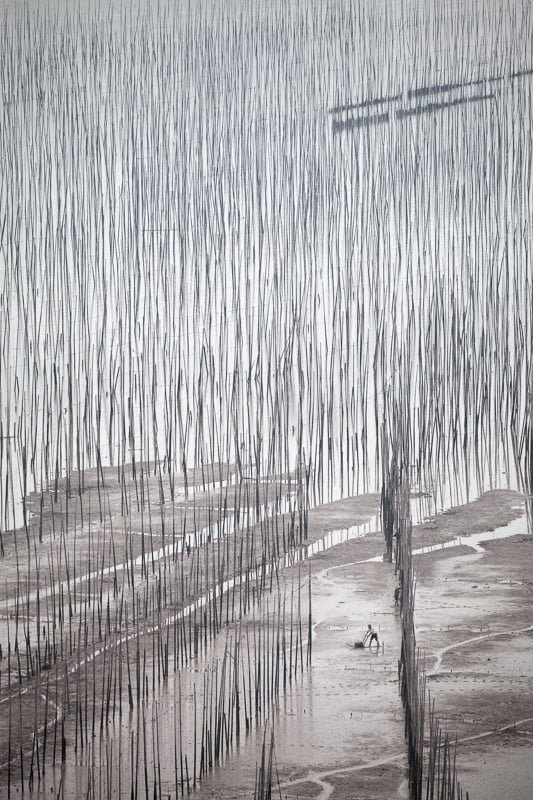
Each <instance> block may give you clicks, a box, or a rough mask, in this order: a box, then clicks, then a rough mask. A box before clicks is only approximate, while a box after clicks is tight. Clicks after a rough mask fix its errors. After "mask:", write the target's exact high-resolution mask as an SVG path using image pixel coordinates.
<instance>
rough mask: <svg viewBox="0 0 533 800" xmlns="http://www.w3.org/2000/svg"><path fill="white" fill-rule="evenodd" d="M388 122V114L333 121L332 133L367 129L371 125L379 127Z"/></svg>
mask: <svg viewBox="0 0 533 800" xmlns="http://www.w3.org/2000/svg"><path fill="white" fill-rule="evenodd" d="M388 121H389V112H388V111H387V112H385V113H384V114H373V115H369V116H367V117H351V118H350V119H346V120H333V133H341V132H342V131H350V130H353V129H354V128H368V127H370V126H371V125H380V124H381V123H383V122H388Z"/></svg>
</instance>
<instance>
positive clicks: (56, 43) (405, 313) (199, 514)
mask: <svg viewBox="0 0 533 800" xmlns="http://www.w3.org/2000/svg"><path fill="white" fill-rule="evenodd" d="M3 12H4V13H3V16H2V21H1V23H0V64H1V69H0V89H1V91H0V109H1V119H2V124H1V125H0V153H1V156H0V330H1V331H2V335H1V341H0V577H1V588H0V708H1V709H2V712H1V713H0V734H1V735H0V786H1V787H2V789H1V790H0V791H4V787H5V790H6V791H7V793H8V795H9V796H10V797H11V796H14V795H15V794H16V792H17V791H20V790H21V789H22V788H24V790H25V791H28V790H29V791H31V792H32V793H34V794H35V796H39V795H40V794H41V793H44V791H45V776H46V775H48V776H51V777H50V780H53V782H52V784H51V787H52V790H53V791H54V792H55V796H61V794H63V795H64V796H70V795H69V792H73V791H74V788H73V787H76V786H79V787H82V788H80V789H79V791H83V792H84V793H85V795H86V796H87V797H91V796H94V797H99V796H105V795H106V794H107V795H109V796H110V795H111V794H112V793H114V792H118V794H119V795H120V794H121V792H123V793H124V794H126V793H127V794H128V796H131V797H137V796H139V797H141V796H145V795H146V796H148V794H153V795H154V796H155V797H159V796H161V797H163V796H166V795H167V794H172V793H174V794H175V796H178V794H185V793H192V792H193V791H196V792H197V793H198V794H200V793H201V790H202V784H204V785H207V781H208V780H211V777H209V778H208V776H212V774H213V772H214V771H215V772H216V770H214V767H215V765H216V767H217V769H218V768H219V767H222V765H225V766H228V768H229V762H230V761H231V757H232V753H233V755H235V750H237V749H238V748H237V747H236V742H237V741H239V742H240V743H241V744H239V747H243V748H245V747H246V748H248V747H249V748H250V753H252V754H253V756H252V760H254V763H257V769H256V772H255V774H254V775H253V776H252V778H251V781H250V783H249V789H250V792H253V791H254V789H253V787H254V781H255V792H256V795H257V796H261V797H265V796H268V794H269V792H270V791H271V790H272V785H273V784H274V783H275V781H276V780H277V777H276V770H277V766H276V754H279V752H280V750H279V748H280V741H283V736H284V735H285V734H284V732H283V730H282V729H280V727H279V724H278V723H279V719H278V715H279V714H282V713H283V709H284V710H285V711H286V709H287V707H288V706H289V705H290V704H291V703H294V704H296V705H297V700H296V697H298V703H299V702H304V700H302V697H305V702H308V699H309V697H311V696H312V688H311V687H312V684H313V675H312V669H311V665H312V653H313V639H314V636H315V635H316V631H314V627H313V626H314V620H313V613H312V601H311V598H312V595H313V585H312V577H311V572H312V567H311V566H310V564H311V563H312V562H313V560H316V559H320V558H321V557H322V555H321V554H323V551H324V550H325V549H329V548H330V547H331V546H332V544H333V543H335V546H338V547H339V548H340V547H345V548H347V547H348V546H349V545H350V542H352V543H353V542H354V541H355V539H356V538H358V535H359V531H358V530H357V531H356V529H355V526H357V525H358V524H359V523H362V522H363V521H364V522H368V524H369V525H371V527H372V524H371V523H370V522H369V520H372V519H374V518H375V515H376V514H377V513H378V509H379V513H380V515H381V518H380V520H379V525H380V526H381V527H382V529H383V533H384V535H385V551H386V559H387V560H388V562H390V564H391V566H389V567H387V568H388V569H390V570H396V571H397V572H398V573H399V574H400V572H401V574H402V580H403V581H404V596H405V598H406V605H405V615H404V618H403V621H402V626H403V627H402V630H403V636H404V639H403V644H402V646H403V647H404V655H403V661H402V664H403V667H402V669H403V670H404V672H402V680H403V681H404V691H403V700H404V703H405V704H406V708H407V712H406V713H407V714H408V715H409V714H411V713H412V714H413V715H414V716H413V726H412V736H413V737H414V739H413V741H411V742H410V744H409V747H410V750H411V753H412V754H414V755H413V761H412V763H411V790H412V791H413V792H419V791H421V787H422V784H423V781H422V778H421V777H420V774H419V773H418V772H417V770H418V762H416V759H417V758H418V753H419V751H418V750H417V747H418V744H419V742H418V744H416V743H414V740H418V739H420V737H422V739H423V730H424V728H423V720H421V719H418V718H416V719H415V717H416V714H418V713H419V711H418V710H417V709H420V708H421V711H420V714H421V715H422V716H423V714H424V708H425V697H426V695H425V686H424V684H423V677H422V675H423V669H422V668H421V667H420V664H419V661H418V659H417V657H416V655H415V650H414V648H415V629H414V622H413V619H414V616H415V610H414V583H415V576H414V574H412V562H411V558H412V548H411V547H410V544H406V540H408V534H407V531H408V530H409V529H410V528H409V526H410V525H411V520H412V519H413V520H414V521H415V522H416V521H418V520H421V519H423V518H426V517H429V516H431V515H438V514H440V513H441V512H443V511H445V510H448V509H454V508H456V507H458V506H460V505H463V504H467V503H469V502H472V501H475V500H476V499H477V498H478V497H480V496H481V495H482V494H483V493H484V492H487V491H489V490H496V489H512V490H515V491H516V492H518V493H520V497H521V498H522V501H523V503H524V508H525V510H526V513H527V515H528V521H529V530H530V532H531V526H532V525H533V516H532V508H533V500H532V497H533V366H532V363H533V362H532V352H531V351H532V347H533V304H532V303H531V298H532V297H533V285H532V284H533V273H532V268H531V215H532V199H533V194H532V192H533V190H532V186H531V164H532V163H533V160H532V154H531V136H530V131H529V127H530V125H529V123H530V120H531V118H532V81H533V72H532V70H533V65H532V63H531V41H532V37H533V11H532V8H531V4H530V3H528V2H525V0H524V1H522V0H515V2H513V3H503V2H502V3H499V2H494V0H480V2H478V3H476V4H475V5H474V6H472V4H470V3H467V2H459V0H448V1H447V2H444V3H437V2H422V0H421V1H420V2H416V1H414V2H407V0H406V2H391V3H381V4H376V3H374V2H370V0H361V2H358V3H353V2H349V1H348V0H338V1H337V0H331V2H326V0H324V1H322V0H312V2H304V0H297V1H296V2H294V3H290V4H287V3H283V2H281V0H271V2H269V3H268V4H264V3H250V2H244V0H243V1H242V2H240V0H235V1H234V2H233V3H231V4H227V3H223V2H219V0H199V2H197V3H196V2H195V3H176V4H174V3H167V4H165V3H163V2H162V3H160V4H157V5H154V4H150V3H143V2H139V3H132V4H131V6H130V5H128V4H123V5H122V6H121V7H120V8H116V7H115V6H114V5H113V4H109V6H107V5H106V4H105V3H102V4H100V5H99V6H98V7H97V8H94V7H93V6H92V4H87V5H84V4H83V3H80V4H78V5H76V8H74V7H70V6H69V5H68V4H66V6H65V7H63V6H62V5H61V4H60V5H59V6H58V7H57V8H56V7H55V6H54V7H52V4H50V6H47V5H44V6H43V5H42V4H32V3H29V4H28V5H27V6H25V7H20V8H19V7H18V6H16V7H15V6H14V5H12V4H10V3H4V4H3ZM384 42H386V43H387V44H386V46H385V47H384V45H383V43H384ZM354 498H359V499H361V502H362V503H366V505H365V515H362V516H361V519H357V520H352V521H349V522H347V521H346V519H345V517H344V516H342V524H341V523H339V524H337V517H339V518H340V516H341V512H342V514H343V515H344V514H345V513H346V509H347V508H351V506H349V505H348V506H343V503H345V502H347V501H350V502H351V501H352V500H353V499H354ZM363 498H366V500H365V499H363ZM379 498H381V505H380V504H379ZM354 508H355V506H354ZM377 524H378V523H376V526H374V527H377ZM343 530H349V531H350V533H349V534H347V535H346V536H342V535H338V534H339V531H343ZM366 532H367V531H365V533H366ZM328 536H329V539H328V538H327V537H328ZM326 541H327V542H328V544H327V548H326V545H323V544H322V543H323V542H326ZM409 541H410V540H409ZM368 557H369V558H371V557H373V556H371V555H368ZM349 558H350V557H349V556H347V559H348V561H349ZM308 569H309V570H311V572H308ZM359 599H361V600H362V598H359ZM365 602H366V600H365ZM295 687H297V688H295ZM315 691H316V693H317V696H320V691H319V690H318V689H316V688H315ZM299 693H300V694H299ZM407 695H408V696H407ZM406 696H407V699H406ZM309 705H311V701H310V700H309ZM399 707H401V706H400V699H399ZM169 709H171V710H172V711H171V712H170V711H169ZM410 709H411V710H410ZM438 715H439V711H438V707H437V709H436V710H435V709H432V711H431V714H430V715H428V717H427V719H430V724H431V728H432V731H433V733H435V732H436V733H435V736H436V737H437V738H438V736H440V733H439V731H440V730H441V728H440V727H439V726H440V722H439V716H438ZM417 719H418V721H417ZM417 726H418V727H417ZM169 730H170V731H171V733H172V735H171V736H170V737H169V735H168V731H169ZM421 731H422V733H421ZM443 735H444V734H443ZM169 742H171V743H172V747H171V750H172V752H170V750H168V749H167V748H168V747H169V746H170V745H169ZM435 747H436V745H435ZM447 747H448V745H447ZM422 750H423V748H422ZM438 752H439V753H440V750H439V751H438ZM450 753H451V749H450V748H449V749H447V750H446V758H451V755H450ZM118 754H120V759H121V760H120V762H118V761H117V758H118ZM431 758H432V759H433V761H432V762H431V765H430V768H429V771H430V772H432V773H433V774H435V775H436V774H440V765H439V766H438V767H437V766H436V761H435V759H437V750H435V749H434V750H432V756H431ZM420 759H421V761H420V764H422V765H423V763H424V762H423V759H424V756H423V754H422V755H421V756H420ZM413 765H414V766H413ZM421 768H425V767H423V766H422V767H421ZM454 770H455V767H454ZM133 776H134V777H133ZM439 780H440V778H439ZM442 780H443V781H444V783H445V785H446V786H447V787H449V791H450V792H453V791H454V788H453V787H455V786H456V783H457V778H456V775H455V771H454V774H453V779H452V778H450V780H447V779H445V778H443V779H442ZM132 781H133V782H132ZM446 781H447V782H446ZM461 783H462V781H461ZM126 784H127V785H126ZM447 790H448V789H447ZM46 791H47V793H50V786H48V787H47V788H46Z"/></svg>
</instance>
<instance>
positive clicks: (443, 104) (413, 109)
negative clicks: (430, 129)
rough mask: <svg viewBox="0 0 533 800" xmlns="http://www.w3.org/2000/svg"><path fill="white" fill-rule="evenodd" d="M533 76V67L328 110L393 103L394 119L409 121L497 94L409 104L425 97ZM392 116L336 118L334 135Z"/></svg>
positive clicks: (388, 113) (384, 113)
mask: <svg viewBox="0 0 533 800" xmlns="http://www.w3.org/2000/svg"><path fill="white" fill-rule="evenodd" d="M530 75H533V67H531V68H528V69H523V70H520V71H518V72H511V73H510V74H509V75H508V76H504V75H496V76H493V77H490V78H479V79H478V80H472V81H464V82H462V83H438V84H433V85H429V86H420V87H417V88H416V89H408V90H407V91H406V92H399V93H397V94H391V95H383V96H380V97H373V98H367V99H364V100H359V101H357V102H353V103H344V104H342V105H337V106H333V107H332V108H330V109H329V113H330V114H334V115H339V114H341V115H342V114H343V112H348V111H356V110H358V109H359V110H362V109H372V110H373V109H375V108H376V107H379V106H385V107H386V106H389V107H390V106H391V105H393V104H401V107H400V108H396V109H395V111H394V116H395V118H396V119H398V120H402V119H406V118H408V117H413V116H418V115H420V114H430V113H435V112H437V111H443V110H444V109H446V108H453V107H455V106H460V105H464V104H466V103H479V102H485V101H489V100H495V99H496V95H495V94H494V92H485V93H480V94H472V95H461V96H455V97H453V96H452V97H450V98H449V99H447V100H444V99H443V100H439V101H433V102H426V103H418V104H416V105H411V104H409V101H412V100H417V99H418V100H420V99H422V98H428V97H431V95H439V94H444V93H446V92H450V93H453V92H457V91H460V90H462V89H465V88H469V87H473V86H483V85H485V86H487V88H488V85H489V84H494V83H498V82H500V81H503V80H504V79H505V77H507V78H508V79H509V80H511V81H513V80H516V79H517V78H524V77H527V76H530ZM390 117H391V111H390V108H389V109H387V110H383V111H380V112H378V113H372V114H369V113H367V114H360V115H359V116H351V117H347V118H342V117H341V118H334V119H333V132H334V133H340V132H342V131H350V130H357V129H360V128H368V127H370V126H372V125H381V124H383V123H385V122H389V121H390Z"/></svg>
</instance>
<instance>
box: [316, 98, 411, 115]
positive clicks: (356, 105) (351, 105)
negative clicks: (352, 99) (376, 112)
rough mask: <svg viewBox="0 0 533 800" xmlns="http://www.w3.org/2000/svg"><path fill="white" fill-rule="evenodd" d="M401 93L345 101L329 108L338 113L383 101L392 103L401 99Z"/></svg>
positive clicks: (331, 112) (376, 104) (330, 111)
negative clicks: (340, 104)
mask: <svg viewBox="0 0 533 800" xmlns="http://www.w3.org/2000/svg"><path fill="white" fill-rule="evenodd" d="M401 99H402V95H401V94H390V95H386V96H384V97H374V98H371V99H369V100H361V101H360V102H359V103H347V104H346V105H343V106H334V107H333V108H330V109H329V113H330V114H338V113H340V112H341V111H353V110H354V109H356V108H368V107H369V106H379V105H382V104H383V103H393V102H394V101H395V100H401Z"/></svg>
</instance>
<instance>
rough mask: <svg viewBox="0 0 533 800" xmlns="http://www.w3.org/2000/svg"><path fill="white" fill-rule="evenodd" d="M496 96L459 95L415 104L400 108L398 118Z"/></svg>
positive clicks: (397, 112) (397, 113) (490, 98)
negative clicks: (442, 100)
mask: <svg viewBox="0 0 533 800" xmlns="http://www.w3.org/2000/svg"><path fill="white" fill-rule="evenodd" d="M494 97H495V95H494V94H476V95H472V96H471V97H457V98H456V99H455V100H447V101H446V102H443V103H427V104H426V105H419V106H414V107H413V108H399V109H398V110H397V111H396V117H397V118H398V119H405V118H406V117H412V116H415V115H418V114H427V113H430V112H432V111H441V110H442V109H444V108H452V107H453V106H459V105H464V104H465V103H474V102H480V101H482V100H493V99H494Z"/></svg>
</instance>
